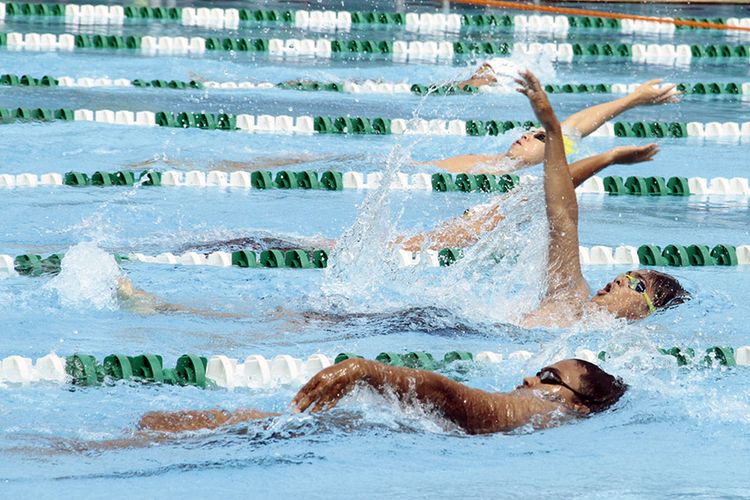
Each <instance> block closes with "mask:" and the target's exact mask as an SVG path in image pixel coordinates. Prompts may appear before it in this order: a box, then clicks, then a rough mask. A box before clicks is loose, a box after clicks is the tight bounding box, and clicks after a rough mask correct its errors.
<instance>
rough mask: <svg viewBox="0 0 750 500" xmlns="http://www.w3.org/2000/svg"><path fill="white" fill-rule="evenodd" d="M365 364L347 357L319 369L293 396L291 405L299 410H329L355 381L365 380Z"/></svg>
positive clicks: (349, 389) (362, 361) (347, 391)
mask: <svg viewBox="0 0 750 500" xmlns="http://www.w3.org/2000/svg"><path fill="white" fill-rule="evenodd" d="M366 365H367V363H366V362H365V361H364V360H360V359H348V360H346V361H342V362H341V363H337V364H335V365H333V366H329V367H328V368H326V369H325V370H321V371H320V372H318V373H317V374H316V375H315V376H314V377H313V378H311V379H310V380H309V381H308V382H307V383H306V384H305V385H304V386H303V387H302V389H300V390H299V392H298V393H297V395H296V396H294V399H292V405H293V406H294V407H296V409H297V410H298V411H300V412H303V411H305V410H307V409H308V408H311V410H310V411H311V412H319V411H327V410H330V409H331V408H333V407H334V406H336V403H338V402H339V400H340V399H341V398H342V397H344V396H345V395H346V394H348V393H349V392H350V391H351V390H352V389H353V388H354V386H355V385H356V384H357V382H365V381H366V377H367V369H366V368H367V366H366Z"/></svg>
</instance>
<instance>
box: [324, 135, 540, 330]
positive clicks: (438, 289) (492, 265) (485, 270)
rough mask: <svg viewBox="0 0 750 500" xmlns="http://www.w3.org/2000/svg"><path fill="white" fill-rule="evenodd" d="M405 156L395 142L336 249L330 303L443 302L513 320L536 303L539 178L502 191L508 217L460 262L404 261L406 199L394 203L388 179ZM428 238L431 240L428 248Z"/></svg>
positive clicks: (327, 282) (361, 307)
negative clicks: (400, 242)
mask: <svg viewBox="0 0 750 500" xmlns="http://www.w3.org/2000/svg"><path fill="white" fill-rule="evenodd" d="M401 158H403V156H401V154H400V148H398V147H396V148H394V150H393V152H392V154H391V156H390V157H389V159H388V162H387V168H386V171H385V173H384V178H383V182H382V183H381V187H380V188H379V189H377V190H374V191H373V192H371V193H370V194H369V195H368V196H367V198H366V199H365V200H364V202H363V203H362V204H361V205H360V207H359V209H358V215H357V219H356V221H355V223H354V224H353V225H352V226H351V227H350V228H349V229H348V230H347V231H346V232H345V233H344V234H343V235H342V237H341V238H340V240H339V242H338V244H337V245H336V248H335V249H334V251H333V252H332V254H331V258H330V260H329V267H328V269H327V270H326V273H325V279H324V282H323V284H322V291H323V293H324V296H325V297H326V298H327V299H328V300H327V301H325V304H324V306H325V307H332V308H334V309H341V308H343V309H344V310H346V311H347V312H362V311H366V312H380V311H383V310H387V309H388V308H393V307H402V308H403V307H439V308H446V309H449V310H451V311H454V312H459V313H460V314H461V315H463V316H465V317H467V318H473V319H476V320H478V321H488V320H490V321H511V320H513V319H515V318H516V317H517V316H518V315H519V314H522V313H524V312H526V311H529V310H531V309H532V308H533V307H534V306H535V305H536V303H537V302H538V297H539V292H540V290H541V289H542V288H541V286H542V285H543V273H544V265H543V264H544V262H545V260H546V231H545V220H546V218H545V216H544V203H543V197H542V195H541V189H540V186H539V185H538V183H528V184H526V185H522V186H520V187H519V188H517V189H514V190H513V191H512V192H510V193H507V194H505V195H502V196H498V197H497V198H495V199H494V200H493V201H492V202H491V204H489V206H490V207H491V206H493V205H494V204H497V205H499V206H500V207H501V211H502V212H503V213H504V214H505V219H504V220H503V221H501V222H500V223H499V224H498V225H497V226H496V227H495V228H494V229H492V230H491V231H488V232H486V233H485V234H483V235H482V236H481V237H480V238H479V240H478V241H477V242H476V243H475V244H473V245H472V246H471V247H469V248H467V249H466V250H465V256H464V258H463V259H461V260H459V261H458V262H457V263H455V264H454V265H452V266H450V267H447V268H440V269H429V268H425V267H423V266H416V267H414V268H399V267H398V266H397V260H396V259H395V252H396V250H397V247H396V245H394V244H393V243H392V242H393V241H394V240H395V239H396V238H397V237H398V236H399V234H398V231H397V229H396V226H397V223H398V221H399V219H400V218H401V216H402V214H403V205H401V206H398V207H395V206H393V205H394V204H393V200H392V191H391V190H389V188H388V185H389V184H390V179H391V178H392V176H393V174H394V172H395V171H397V169H398V165H399V164H400V161H401ZM487 208H488V206H487V205H485V206H484V207H480V208H478V209H479V210H481V209H487ZM436 223H438V224H439V221H436ZM429 246H430V242H429V241H426V242H425V244H424V246H423V250H426V249H427V248H428V247H429ZM520 269H522V270H523V272H519V270H520Z"/></svg>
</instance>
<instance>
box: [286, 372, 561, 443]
mask: <svg viewBox="0 0 750 500" xmlns="http://www.w3.org/2000/svg"><path fill="white" fill-rule="evenodd" d="M357 385H363V386H366V387H369V388H372V389H374V390H376V391H378V392H380V393H384V394H393V395H395V396H396V397H397V398H398V399H399V400H400V401H403V402H416V403H419V404H421V405H424V406H427V407H428V408H431V409H434V410H435V411H437V412H438V413H439V414H440V415H441V416H442V417H444V418H446V419H447V420H450V421H451V422H453V423H455V424H456V425H458V426H459V427H461V428H462V429H463V430H464V431H466V432H467V433H469V434H486V433H491V432H506V431H510V430H513V429H515V428H517V427H520V426H522V425H525V424H528V423H530V422H532V420H533V423H534V425H535V426H537V427H546V426H550V425H553V423H552V422H551V421H550V414H551V413H552V412H555V411H559V410H561V409H562V406H561V405H560V404H558V403H554V402H551V401H546V400H543V399H541V398H535V397H528V396H523V395H520V394H515V393H491V392H486V391H482V390H479V389H473V388H471V387H467V386H465V385H463V384H459V383H458V382H455V381H453V380H451V379H449V378H447V377H444V376H442V375H439V374H437V373H434V372H428V371H425V370H415V369H412V368H400V367H394V366H388V365H385V364H383V363H379V362H377V361H370V360H364V359H349V360H347V361H344V362H342V363H338V364H336V365H333V366H330V367H328V368H326V369H325V370H323V371H321V372H319V373H318V374H317V375H315V376H314V377H313V378H312V379H310V381H309V382H308V383H307V384H305V386H304V387H302V389H300V390H299V392H298V393H297V395H296V396H295V397H294V399H293V400H292V404H293V405H294V406H296V408H297V409H298V410H299V411H305V410H307V409H308V408H309V409H310V411H312V412H318V411H326V410H328V409H330V408H333V407H334V406H336V403H338V401H339V400H340V399H341V398H342V397H344V396H345V395H346V394H348V393H349V392H351V391H352V390H353V389H354V388H355V387H356V386H357Z"/></svg>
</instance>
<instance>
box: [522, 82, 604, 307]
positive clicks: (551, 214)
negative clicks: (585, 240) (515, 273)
mask: <svg viewBox="0 0 750 500" xmlns="http://www.w3.org/2000/svg"><path fill="white" fill-rule="evenodd" d="M520 77H521V79H520V80H517V82H518V83H519V85H521V88H519V89H518V91H519V92H521V93H522V94H524V95H525V96H526V97H528V98H529V102H530V103H531V107H532V109H533V110H534V113H535V114H536V116H537V118H538V119H539V121H540V122H541V123H542V126H543V127H544V128H545V130H546V131H547V134H546V139H545V147H544V198H545V203H546V205H547V223H548V225H549V246H548V262H547V292H546V297H547V298H551V297H559V296H563V295H564V296H567V297H575V298H576V299H580V300H582V301H583V300H587V299H588V295H589V287H588V284H587V283H586V280H585V279H584V278H583V274H582V273H581V263H580V260H579V256H578V200H577V199H576V193H575V188H574V186H573V179H572V178H571V175H570V170H569V169H568V161H567V159H566V158H565V149H564V146H563V139H562V137H563V136H562V128H561V126H560V122H559V121H558V119H557V116H555V112H554V110H553V109H552V105H551V104H550V103H549V100H548V99H547V94H546V93H545V92H544V89H543V88H542V85H541V84H540V83H539V80H538V79H537V77H536V76H534V74H533V73H531V72H530V71H522V72H521V73H520Z"/></svg>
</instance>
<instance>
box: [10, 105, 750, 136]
mask: <svg viewBox="0 0 750 500" xmlns="http://www.w3.org/2000/svg"><path fill="white" fill-rule="evenodd" d="M31 121H36V122H53V121H83V122H98V123H106V124H110V125H134V126H147V127H153V126H159V127H170V128H199V129H204V130H238V131H242V132H247V133H266V134H316V133H317V134H345V135H391V134H394V135H399V134H406V135H436V136H449V135H453V136H465V135H468V136H486V135H489V136H497V135H500V134H504V133H506V132H508V131H511V130H513V131H518V130H519V129H529V128H532V127H536V126H538V123H537V122H534V121H530V120H527V121H524V122H521V121H517V120H443V119H432V120H425V119H422V118H410V119H406V118H381V117H374V118H368V117H363V116H338V117H336V116H297V117H292V116H288V115H280V116H273V115H258V116H255V115H249V114H239V115H235V114H231V113H202V112H191V111H177V112H172V111H157V112H154V111H136V112H134V111H129V110H120V111H113V110H109V109H100V110H91V109H75V110H74V109H66V108H60V109H49V108H15V109H9V108H0V124H8V123H15V122H31ZM591 135H592V136H594V137H638V138H684V137H702V138H733V139H735V140H739V139H740V138H750V122H744V123H739V122H724V123H720V122H709V123H701V122H689V123H685V122H641V121H636V122H606V123H604V124H603V125H602V126H601V127H599V129H598V130H597V131H595V132H594V133H593V134H591Z"/></svg>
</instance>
